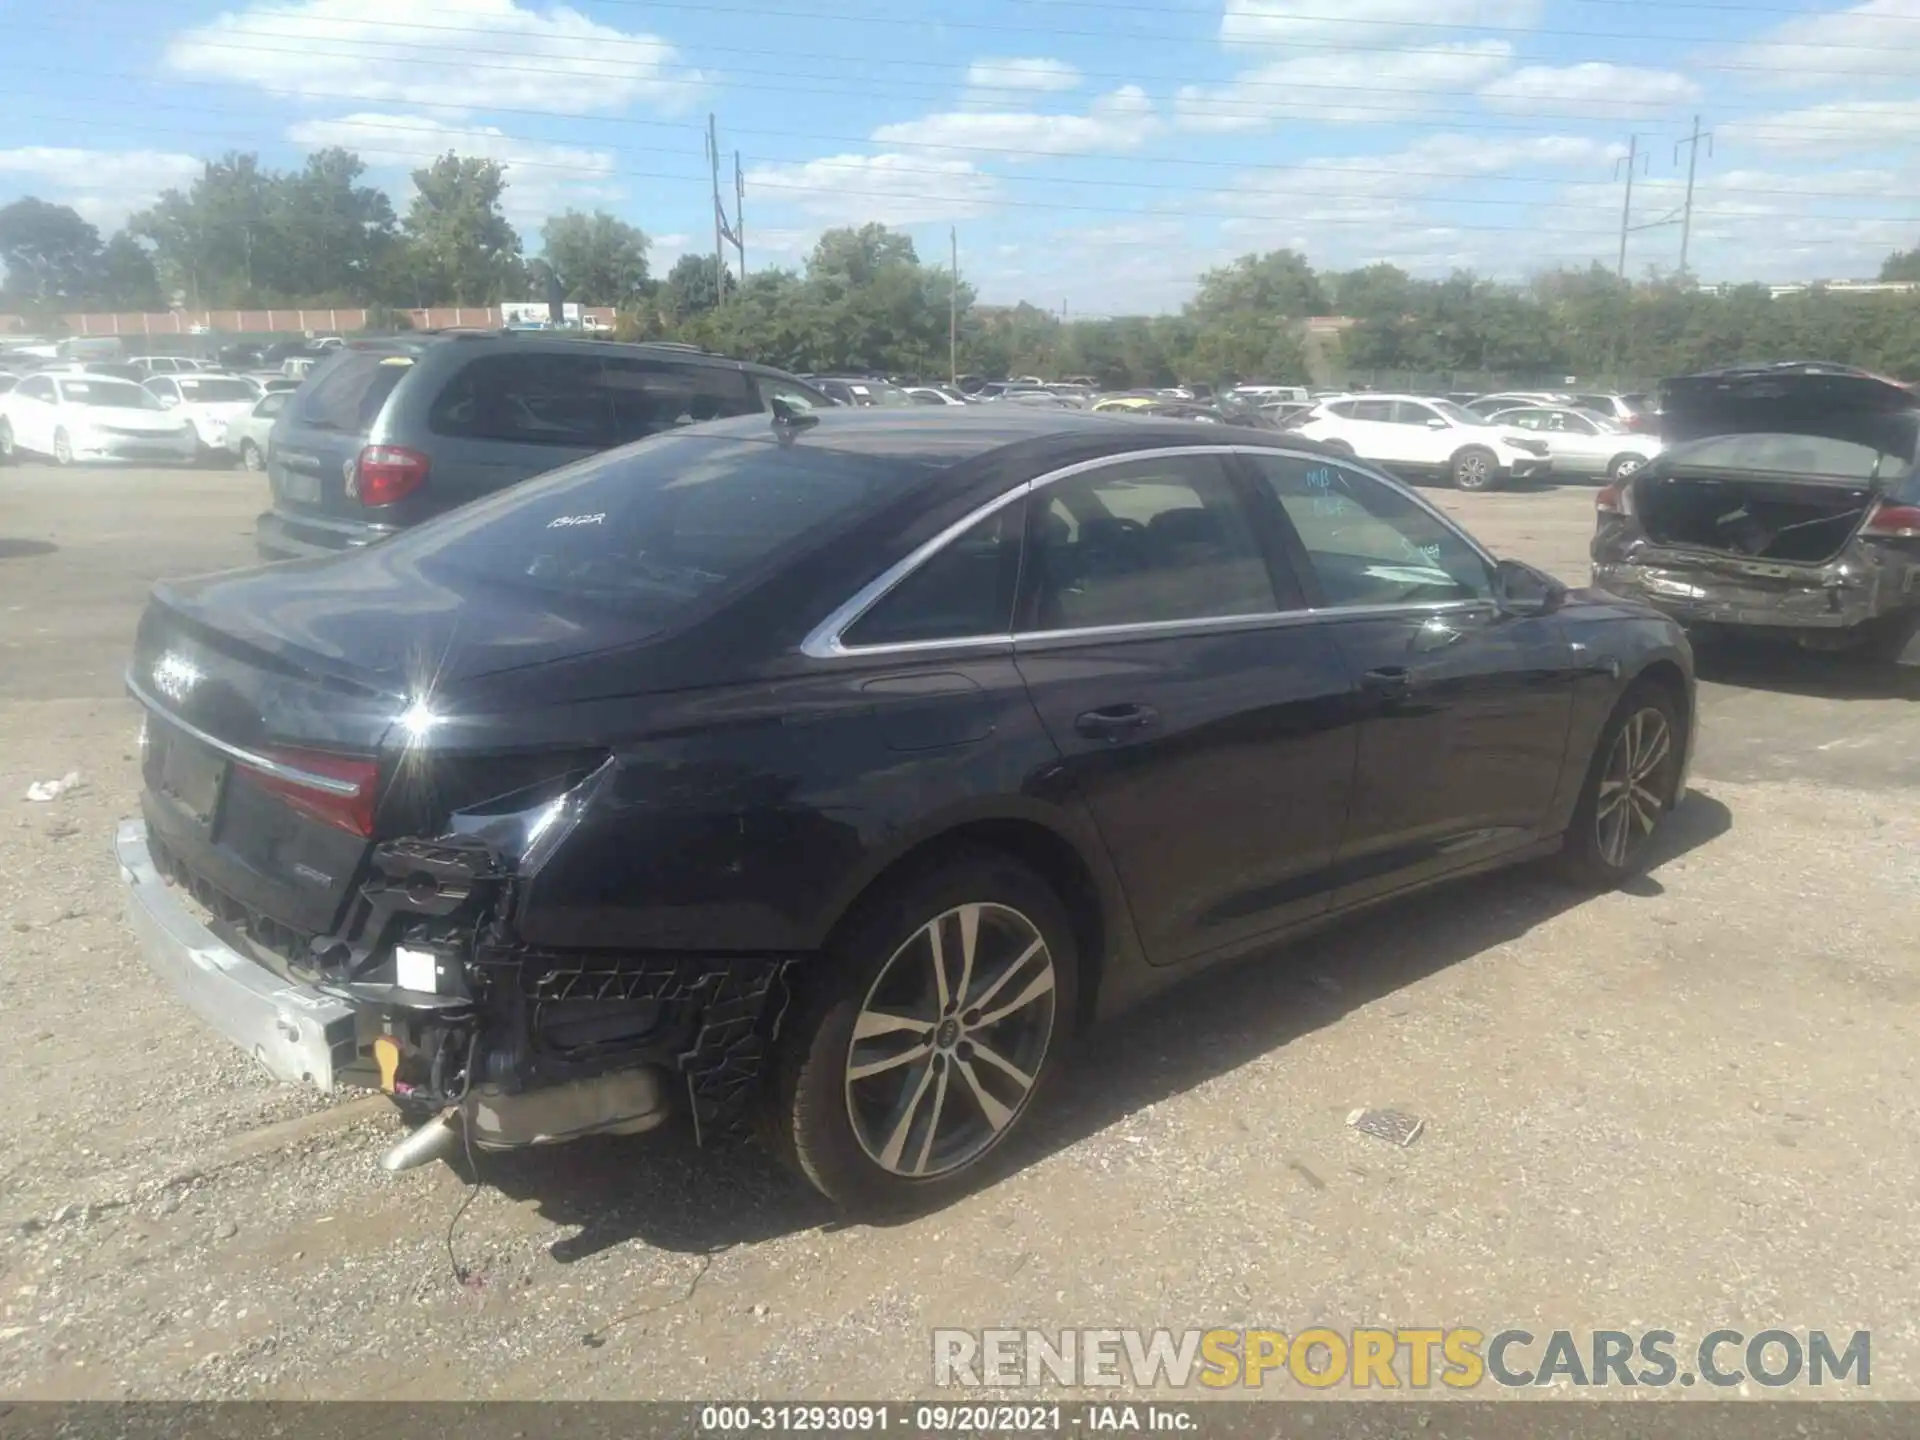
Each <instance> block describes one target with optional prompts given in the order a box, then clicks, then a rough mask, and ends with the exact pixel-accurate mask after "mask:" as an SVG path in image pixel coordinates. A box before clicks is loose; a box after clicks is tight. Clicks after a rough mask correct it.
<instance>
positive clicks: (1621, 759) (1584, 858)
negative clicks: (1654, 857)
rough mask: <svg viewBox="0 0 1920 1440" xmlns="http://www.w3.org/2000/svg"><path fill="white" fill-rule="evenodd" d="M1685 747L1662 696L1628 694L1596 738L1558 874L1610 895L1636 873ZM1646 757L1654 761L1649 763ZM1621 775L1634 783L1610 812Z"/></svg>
mask: <svg viewBox="0 0 1920 1440" xmlns="http://www.w3.org/2000/svg"><path fill="white" fill-rule="evenodd" d="M1656 721H1657V722H1658V726H1657V729H1656V727H1655V722H1656ZM1636 723H1637V725H1638V728H1637V729H1636V728H1635V726H1636ZM1663 739H1664V744H1663V743H1662V740H1663ZM1684 744H1685V737H1684V735H1683V733H1682V731H1681V727H1680V717H1679V715H1678V713H1677V712H1676V711H1675V709H1674V704H1673V698H1672V697H1671V696H1670V695H1669V694H1668V693H1667V692H1666V690H1664V689H1662V688H1661V687H1660V686H1658V685H1655V684H1652V683H1650V682H1647V681H1642V682H1639V683H1637V684H1635V685H1632V686H1630V687H1629V688H1628V690H1627V693H1626V694H1625V695H1623V696H1621V697H1620V703H1619V704H1618V705H1616V706H1614V710H1613V714H1611V715H1610V716H1608V717H1607V723H1606V724H1605V725H1604V726H1603V727H1602V728H1601V730H1600V740H1599V743H1598V744H1596V745H1595V746H1594V747H1593V759H1592V761H1591V763H1590V764H1589V765H1588V766H1587V779H1586V783H1585V784H1584V785H1583V786H1581V789H1580V802H1579V804H1577V805H1576V806H1574V810H1573V821H1572V823H1571V824H1570V825H1568V827H1567V833H1566V837H1565V843H1564V845H1563V847H1562V849H1561V851H1560V868H1561V871H1562V873H1563V874H1565V875H1566V877H1567V878H1568V879H1570V880H1572V881H1574V882H1575V883H1576V884H1578V885H1581V886H1583V887H1586V888H1589V889H1594V890H1611V889H1613V888H1614V887H1615V886H1617V885H1619V884H1620V883H1621V882H1622V881H1623V880H1625V879H1627V878H1628V877H1629V876H1631V875H1635V874H1637V873H1639V871H1640V868H1641V865H1642V864H1643V863H1644V861H1645V860H1646V857H1647V853H1648V850H1649V848H1650V845H1651V842H1652V840H1653V837H1654V836H1655V835H1656V834H1657V833H1658V832H1659V828H1660V821H1661V818H1662V817H1663V816H1665V815H1666V814H1667V813H1668V812H1670V811H1671V810H1672V809H1673V806H1674V791H1675V789H1676V787H1677V784H1678V781H1679V777H1680V757H1681V753H1682V747H1683V745H1684ZM1636 751H1638V752H1639V753H1638V755H1636V753H1635V752H1636ZM1650 752H1656V753H1651V755H1650V758H1649V754H1650ZM1623 775H1629V776H1632V775H1637V776H1638V779H1637V780H1635V781H1634V783H1633V787H1632V790H1631V792H1630V793H1629V794H1628V795H1626V796H1625V797H1624V798H1623V799H1622V800H1621V801H1620V804H1619V805H1618V806H1616V807H1614V808H1611V809H1609V808H1608V802H1609V801H1610V800H1612V798H1613V796H1614V795H1617V794H1619V790H1618V789H1617V786H1618V785H1619V784H1620V783H1621V777H1622V776H1623ZM1603 792H1606V793H1604V794H1603ZM1642 796H1644V797H1645V799H1644V802H1642V800H1641V799H1640V797H1642Z"/></svg>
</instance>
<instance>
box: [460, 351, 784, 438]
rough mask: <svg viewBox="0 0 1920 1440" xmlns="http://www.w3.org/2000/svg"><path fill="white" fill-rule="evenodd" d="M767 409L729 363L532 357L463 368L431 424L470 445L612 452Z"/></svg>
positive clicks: (487, 360)
mask: <svg viewBox="0 0 1920 1440" xmlns="http://www.w3.org/2000/svg"><path fill="white" fill-rule="evenodd" d="M760 408H761V406H760V399H759V397H758V396H757V395H756V394H755V393H754V390H753V387H752V385H751V384H750V383H749V381H748V379H747V377H746V375H745V374H744V373H743V372H741V371H739V370H735V369H733V368H731V367H729V366H722V365H704V364H687V363H679V362H675V361H671V360H652V359H640V358H634V357H628V356H622V355H618V354H607V355H595V354H583V353H580V352H577V351H546V352H542V351H539V350H529V351H527V352H526V353H524V354H508V355H485V356H481V357H479V358H477V359H475V360H474V361H473V362H472V363H470V364H468V365H466V366H463V367H462V368H461V370H460V373H459V374H457V375H455V376H454V377H453V379H452V380H451V381H449V382H448V384H447V388H446V389H445V390H443V391H441V392H440V394H439V396H438V397H437V398H436V399H435V400H434V402H433V409H432V412H431V413H430V414H429V416H428V418H427V424H428V427H429V428H430V429H431V430H432V431H433V432H434V433H435V434H436V435H452V436H458V437H460V438H462V439H469V440H507V441H512V442H515V443H518V444H522V445H559V446H567V447H571V448H574V449H582V450H607V449H611V448H612V447H613V446H615V445H625V444H627V443H628V442H630V441H633V440H644V439H645V438H646V437H647V436H649V435H657V434H659V433H660V432H661V431H663V430H671V429H674V428H675V427H677V426H682V425H694V424H698V423H699V422H700V421H702V420H719V419H724V418H727V417H729V416H734V415H752V414H755V413H757V412H758V411H759V410H760Z"/></svg>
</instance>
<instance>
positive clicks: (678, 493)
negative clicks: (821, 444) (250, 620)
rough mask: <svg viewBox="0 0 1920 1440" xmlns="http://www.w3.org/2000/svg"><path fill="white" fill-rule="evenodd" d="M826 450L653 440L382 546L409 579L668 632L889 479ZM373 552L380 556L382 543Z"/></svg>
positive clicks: (892, 470)
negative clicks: (406, 567) (453, 580)
mask: <svg viewBox="0 0 1920 1440" xmlns="http://www.w3.org/2000/svg"><path fill="white" fill-rule="evenodd" d="M898 477H899V471H898V469H897V468H896V467H894V466H890V465H887V464H883V463H880V462H876V461H872V460H863V459H861V458H859V457H855V456H849V455H846V454H844V453H841V452H837V451H828V450H816V449H811V448H809V447H807V446H805V445H782V444H779V443H777V442H775V441H774V440H772V439H771V438H769V439H767V440H743V439H736V438H731V437H718V436H711V435H702V434H687V435H662V436H659V437H657V438H656V439H653V440H651V441H648V442H647V443H646V444H644V445H639V446H636V447H634V448H633V449H631V450H617V451H613V452H611V453H609V454H605V455H599V456H595V457H594V458H593V459H590V460H584V461H581V462H580V463H578V464H575V465H570V466H567V467H566V468H564V469H561V470H556V471H554V472H552V473H551V474H550V475H547V476H543V477H541V478H539V479H536V480H533V481H530V482H529V483H527V484H525V485H520V486H516V487H515V488H513V489H512V490H509V491H505V492H502V493H501V494H500V495H498V496H496V497H495V498H493V499H491V500H485V501H481V502H479V503H478V504H475V505H471V506H468V507H467V508H466V509H464V510H461V511H458V512H456V513H455V514H453V515H451V516H449V517H447V519H446V520H444V521H442V522H441V523H439V524H435V525H429V526H425V527H422V528H421V529H420V530H418V531H415V532H413V533H411V534H406V535H402V536H399V537H398V538H396V539H394V540H390V541H387V542H385V545H386V546H388V547H397V548H398V551H399V552H400V553H402V554H405V555H408V556H410V558H411V559H412V561H413V563H415V564H417V565H418V566H419V567H420V569H421V571H422V572H423V573H425V574H427V575H428V576H429V577H431V576H432V575H433V574H435V573H436V572H448V573H452V574H459V575H463V576H466V577H469V578H473V577H483V578H484V579H485V580H486V581H487V583H489V584H492V585H500V586H503V587H507V588H509V589H521V590H527V591H536V592H539V593H541V594H543V595H548V596H552V597H554V598H555V600H556V601H557V602H560V603H567V602H574V603H579V604H583V605H590V606H593V607H596V608H605V609H614V610H617V611H619V612H621V613H622V614H625V615H627V616H630V617H632V618H633V620H634V621H635V624H636V626H637V628H636V629H635V631H634V633H635V635H636V636H639V635H644V634H646V633H648V632H649V631H651V630H653V629H657V628H660V627H661V626H664V625H666V624H668V623H670V622H671V621H672V620H673V619H674V618H676V617H677V616H678V615H680V614H681V613H683V612H684V611H685V610H687V609H688V608H689V607H691V606H693V605H695V604H697V603H699V602H700V601H701V600H703V599H704V598H705V597H706V596H708V595H709V594H710V593H712V592H714V591H716V590H719V589H721V588H722V587H725V586H728V585H731V584H733V583H735V582H738V581H742V580H745V579H747V578H748V577H749V576H751V575H752V574H753V573H754V572H756V571H757V570H758V569H759V568H761V567H763V566H764V565H766V564H768V563H770V561H771V559H772V557H773V556H774V555H775V554H776V552H779V551H781V550H782V549H783V548H785V547H788V546H791V545H794V544H796V543H800V542H803V541H804V540H805V539H806V538H807V537H809V536H810V535H813V534H815V533H816V532H818V531H819V530H821V529H822V528H823V527H827V526H830V525H831V524H832V523H833V522H834V521H835V520H836V519H837V518H839V517H841V516H843V515H844V514H846V513H847V512H848V511H850V510H852V509H855V508H857V507H859V506H861V505H863V504H865V503H866V502H867V501H868V500H869V498H870V497H872V496H875V495H877V494H880V493H884V492H885V491H886V490H888V489H891V488H892V487H893V486H895V485H897V484H898ZM383 548H384V547H383Z"/></svg>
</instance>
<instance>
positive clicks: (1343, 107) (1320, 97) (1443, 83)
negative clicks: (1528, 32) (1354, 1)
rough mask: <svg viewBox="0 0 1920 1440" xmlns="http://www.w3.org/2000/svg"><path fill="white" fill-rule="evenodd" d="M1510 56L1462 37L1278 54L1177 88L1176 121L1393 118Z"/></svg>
mask: <svg viewBox="0 0 1920 1440" xmlns="http://www.w3.org/2000/svg"><path fill="white" fill-rule="evenodd" d="M1512 59H1513V47H1512V46H1511V45H1509V44H1508V43H1507V42H1506V41H1504V40H1462V41H1457V42H1454V43H1451V44H1444V45H1425V46H1421V47H1419V48H1417V49H1408V50H1387V51H1358V50H1356V51H1345V52H1336V53H1333V54H1325V55H1314V56H1311V57H1308V58H1304V59H1299V60H1280V61H1276V62H1275V63H1273V64H1271V65H1262V66H1260V67H1258V68H1257V69H1253V70H1248V71H1245V72H1243V73H1242V74H1241V75H1240V76H1239V77H1238V78H1236V79H1234V80H1232V81H1229V82H1228V83H1227V84H1225V85H1184V86H1182V87H1181V89H1180V92H1179V94H1178V95H1176V96H1175V97H1174V123H1175V124H1176V125H1177V126H1178V127H1179V128H1180V129H1182V130H1199V131H1208V132H1227V131H1236V130H1265V129H1268V128H1270V127H1272V126H1273V125H1276V124H1278V123H1280V122H1281V121H1285V120H1299V121H1304V122H1315V123H1319V122H1329V121H1345V122H1349V123H1356V124H1366V123H1370V122H1371V123H1377V124H1387V123H1394V122H1398V121H1401V120H1404V119H1405V118H1406V117H1407V116H1408V115H1411V114H1417V113H1419V112H1420V111H1422V110H1423V109H1425V108H1426V105H1427V99H1426V97H1427V96H1428V95H1430V94H1431V93H1433V92H1434V91H1444V90H1456V89H1460V88H1461V87H1463V86H1468V85H1478V84H1480V83H1481V82H1483V81H1485V80H1488V79H1490V78H1491V77H1493V76H1495V75H1498V74H1499V73H1500V72H1501V71H1503V70H1505V69H1506V68H1507V66H1508V65H1509V64H1510V63H1511V62H1512Z"/></svg>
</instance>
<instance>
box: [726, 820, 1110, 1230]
mask: <svg viewBox="0 0 1920 1440" xmlns="http://www.w3.org/2000/svg"><path fill="white" fill-rule="evenodd" d="M882 883H883V885H884V886H885V888H884V889H883V890H881V891H879V892H878V893H875V894H873V895H871V896H870V897H868V898H864V899H863V900H862V901H861V902H860V905H859V907H858V909H857V910H856V912H855V913H854V915H853V916H852V918H851V919H850V921H849V922H848V923H847V924H846V925H845V926H843V927H842V930H841V933H840V934H839V936H838V937H837V938H836V939H835V941H834V942H833V944H832V945H831V946H830V947H829V948H828V950H827V951H826V952H825V953H824V954H823V955H822V956H821V958H820V969H819V971H818V973H817V974H816V975H815V976H814V977H813V983H812V984H811V985H810V986H806V987H805V988H803V990H802V994H801V996H800V999H799V1001H798V1006H797V1010H796V1013H795V1015H794V1017H793V1019H792V1021H791V1022H790V1024H789V1027H788V1028H787V1030H786V1033H785V1034H784V1035H783V1036H782V1037H781V1039H780V1043H779V1046H778V1048H777V1050H776V1052H775V1055H774V1062H773V1066H772V1070H771V1074H770V1076H769V1080H770V1083H769V1085H768V1090H767V1094H766V1095H765V1097H764V1099H763V1107H764V1108H763V1111H762V1116H761V1118H762V1127H761V1128H762V1131H763V1133H764V1135H765V1137H766V1139H767V1141H768V1144H769V1147H770V1148H771V1149H772V1150H773V1151H774V1153H775V1154H776V1155H778V1156H779V1157H780V1158H781V1159H782V1160H784V1161H785V1162H786V1163H787V1164H788V1165H789V1166H791V1167H792V1168H793V1169H794V1170H796V1171H797V1172H798V1173H799V1174H800V1176H801V1177H802V1178H803V1179H805V1180H806V1181H807V1182H808V1183H809V1184H811V1185H812V1186H813V1187H814V1188H815V1189H817V1190H818V1191H820V1193H821V1194H823V1195H825V1196H826V1197H827V1198H828V1199H830V1200H832V1201H833V1202H834V1203H835V1204H837V1205H840V1206H842V1207H843V1208H845V1209H847V1210H850V1211H856V1212H886V1211H899V1210H906V1209H917V1208H922V1207H925V1206H928V1205H932V1204H936V1203H938V1202H939V1201H941V1200H943V1199H946V1198H950V1197H952V1196H953V1195H955V1194H958V1193H960V1192H961V1191H963V1190H965V1189H967V1188H970V1187H971V1186H972V1185H973V1184H974V1183H976V1182H977V1181H978V1180H979V1179H981V1178H982V1177H983V1176H984V1175H985V1174H986V1173H987V1172H988V1169H989V1167H988V1165H987V1163H986V1162H987V1161H988V1159H989V1157H990V1156H992V1155H993V1154H994V1153H995V1152H996V1151H999V1150H1001V1149H1002V1142H1003V1141H1005V1140H1006V1138H1007V1137H1008V1136H1009V1135H1011V1134H1013V1133H1014V1132H1015V1131H1016V1130H1018V1129H1019V1127H1020V1124H1021V1122H1022V1121H1023V1120H1024V1119H1025V1117H1026V1116H1027V1115H1028V1114H1029V1113H1030V1112H1031V1111H1032V1109H1033V1105H1034V1101H1035V1099H1036V1097H1037V1096H1039V1095H1040V1094H1042V1093H1043V1092H1044V1091H1045V1089H1046V1088H1047V1085H1048V1082H1049V1081H1050V1080H1051V1078H1052V1076H1053V1074H1054V1073H1055V1071H1057V1070H1058V1069H1059V1066H1060V1059H1061V1052H1062V1051H1063V1050H1064V1049H1065V1045H1066V1042H1067V1040H1068V1037H1069V1035H1070V1033H1071V1030H1072V1026H1073V1017H1074V1015H1075V1013H1076V1012H1075V1009H1074V1001H1075V997H1076V994H1077V987H1076V984H1075V977H1076V975H1077V973H1078V961H1079V956H1078V953H1077V951H1076V948H1075V945H1074V934H1073V925H1072V922H1071V920H1070V919H1069V917H1068V915H1067V911H1066V907H1065V906H1064V905H1062V904H1061V902H1060V899H1059V897H1058V896H1057V895H1056V894H1055V893H1054V892H1053V890H1052V888H1051V887H1050V886H1049V885H1048V884H1047V883H1046V882H1045V881H1044V880H1042V879H1041V878H1040V877H1039V876H1038V875H1036V874H1034V873H1033V871H1031V870H1029V869H1028V868H1027V867H1026V866H1024V865H1022V864H1020V863H1019V862H1018V861H1015V860H1013V859H1011V858H1009V857H1007V856H1005V855H1001V854H999V853H998V852H995V851H989V850H979V849H974V848H971V847H969V848H966V849H956V850H951V851H947V852H944V853H943V854H942V855H940V856H938V857H937V859H936V860H934V861H932V862H930V863H929V864H927V865H923V866H919V867H916V868H915V869H914V870H913V871H912V872H910V873H909V874H906V875H903V876H901V877H900V878H898V879H897V880H894V881H883V882H882ZM968 913H971V914H972V916H973V917H974V918H973V920H972V928H973V934H974V937H975V949H974V950H973V951H972V954H971V957H970V959H967V960H964V961H963V958H962V957H963V956H966V955H967V951H966V948H965V946H966V941H965V933H966V923H967V922H966V919H965V916H966V915H967V914H968ZM936 926H937V928H938V931H939V934H940V936H941V946H942V948H941V953H942V954H943V955H944V956H945V958H946V986H947V999H948V1003H947V1005H946V1006H945V1007H944V1008H943V1007H941V1005H940V1004H939V994H940V990H939V982H938V981H937V979H936V975H935V965H934V961H933V954H934V951H933V947H932V943H931V941H930V939H929V932H930V930H932V929H933V928H935V927H936ZM1036 941H1037V942H1038V951H1037V953H1036V951H1035V949H1034V948H1033V947H1034V945H1035V942H1036ZM1021 954H1025V956H1026V959H1025V960H1024V961H1020V962H1018V963H1016V961H1015V957H1016V956H1019V955H1021ZM976 964H977V965H978V967H979V968H978V970H977V971H976V970H975V965H976ZM969 999H973V1000H979V999H986V1000H988V1001H989V1003H990V1005H991V1006H992V1008H991V1009H989V1010H987V1012H986V1013H985V1015H982V1014H981V1011H980V1009H979V1007H978V1006H977V1005H976V1006H972V1007H969V1006H968V1005H967V1004H966V1003H965V1002H966V1001H967V1000H969ZM863 1016H864V1017H865V1020H866V1023H865V1024H863V1023H862V1017H863ZM875 1017H879V1019H878V1021H877V1025H876V1022H875ZM936 1021H937V1023H936ZM982 1021H984V1022H985V1023H982ZM889 1022H891V1023H889ZM856 1027H858V1029H859V1030H864V1031H865V1033H864V1034H857V1028H856ZM869 1027H874V1028H869ZM989 1040H990V1041H991V1045H990V1046H989V1045H988V1044H987V1041H989ZM856 1048H858V1051H859V1059H858V1060H857V1061H856V1059H855V1053H856ZM983 1051H984V1052H985V1053H987V1054H991V1055H994V1056H997V1057H998V1061H999V1062H1000V1063H998V1064H989V1063H987V1062H986V1061H985V1060H983V1059H982V1052H983ZM902 1057H907V1058H902ZM1003 1066H1010V1067H1012V1068H1011V1071H1009V1070H1008V1069H1006V1068H1002V1067H1003ZM862 1069H863V1070H865V1071H866V1073H865V1074H858V1073H856V1071H858V1070H862ZM1016 1074H1017V1075H1018V1076H1020V1077H1021V1078H1022V1079H1028V1080H1030V1083H1028V1084H1027V1085H1025V1086H1024V1088H1023V1087H1022V1085H1021V1083H1020V1080H1019V1079H1016V1078H1014V1077H1015V1075H1016Z"/></svg>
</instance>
